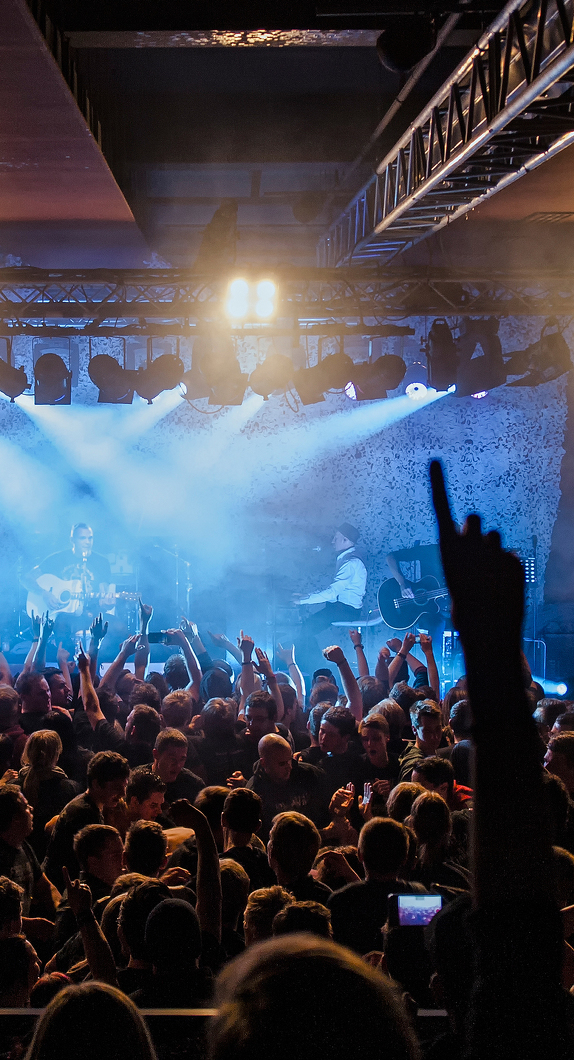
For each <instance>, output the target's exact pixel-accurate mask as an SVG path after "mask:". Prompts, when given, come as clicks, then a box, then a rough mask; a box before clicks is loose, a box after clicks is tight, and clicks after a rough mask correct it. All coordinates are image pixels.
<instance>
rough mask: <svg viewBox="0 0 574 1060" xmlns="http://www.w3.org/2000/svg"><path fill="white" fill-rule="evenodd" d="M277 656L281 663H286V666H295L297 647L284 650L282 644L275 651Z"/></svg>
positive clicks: (292, 646) (293, 646)
mask: <svg viewBox="0 0 574 1060" xmlns="http://www.w3.org/2000/svg"><path fill="white" fill-rule="evenodd" d="M275 654H276V656H277V658H278V659H281V662H284V663H285V665H286V666H293V665H294V664H295V645H294V644H292V645H291V647H290V648H284V647H283V645H282V644H278V645H277V647H276V649H275Z"/></svg>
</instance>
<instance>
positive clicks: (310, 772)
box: [245, 733, 328, 842]
mask: <svg viewBox="0 0 574 1060" xmlns="http://www.w3.org/2000/svg"><path fill="white" fill-rule="evenodd" d="M258 750H259V756H260V759H259V762H258V763H257V765H256V767H255V772H254V774H253V776H252V777H251V778H250V779H249V780H248V781H247V784H246V785H245V787H246V788H248V789H249V790H250V791H255V792H256V793H257V794H258V795H260V796H261V802H262V813H261V818H262V820H261V838H262V839H263V841H264V842H266V841H267V838H268V836H269V832H270V829H271V822H272V821H273V818H274V817H275V816H276V815H277V814H278V813H284V812H286V811H288V810H298V811H299V812H300V813H302V814H304V815H305V817H309V818H310V819H311V820H312V821H316V820H320V819H321V818H322V817H324V816H325V814H326V811H327V807H328V798H327V796H326V794H325V785H324V776H323V774H322V773H321V770H320V769H317V767H316V766H312V765H309V764H308V763H307V762H294V761H293V752H292V750H291V747H290V745H289V744H288V743H287V740H284V739H283V737H282V736H279V735H278V734H277V733H267V735H266V736H263V737H262V739H261V740H260V741H259V746H258Z"/></svg>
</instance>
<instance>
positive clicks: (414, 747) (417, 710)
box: [399, 699, 442, 784]
mask: <svg viewBox="0 0 574 1060" xmlns="http://www.w3.org/2000/svg"><path fill="white" fill-rule="evenodd" d="M410 714H411V724H412V727H413V730H414V733H415V741H414V743H411V744H409V745H408V747H407V749H406V751H405V752H404V754H402V755H401V757H400V758H399V765H400V772H399V784H401V783H402V782H403V781H409V780H410V779H411V777H412V772H413V769H414V768H415V765H416V763H417V762H420V761H421V760H422V759H423V758H428V757H429V756H430V755H435V754H436V753H437V751H438V748H439V745H440V741H441V739H442V716H441V712H440V707H439V705H438V704H437V703H435V702H434V701H433V700H432V699H423V700H422V701H421V702H417V703H413V705H412V707H411V711H410Z"/></svg>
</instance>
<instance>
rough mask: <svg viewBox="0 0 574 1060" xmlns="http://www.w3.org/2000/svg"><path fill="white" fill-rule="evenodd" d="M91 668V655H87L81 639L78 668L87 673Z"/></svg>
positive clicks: (82, 672)
mask: <svg viewBox="0 0 574 1060" xmlns="http://www.w3.org/2000/svg"><path fill="white" fill-rule="evenodd" d="M89 669H90V656H89V655H86V653H85V651H84V645H83V644H82V642H81V641H80V647H79V648H78V670H79V671H80V673H81V674H87V673H88V671H89Z"/></svg>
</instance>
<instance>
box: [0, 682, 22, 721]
mask: <svg viewBox="0 0 574 1060" xmlns="http://www.w3.org/2000/svg"><path fill="white" fill-rule="evenodd" d="M19 704H20V697H19V695H18V693H17V691H16V689H15V688H10V685H0V732H4V731H5V730H6V729H11V728H12V726H13V725H15V724H16V722H17V721H18V706H19Z"/></svg>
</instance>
